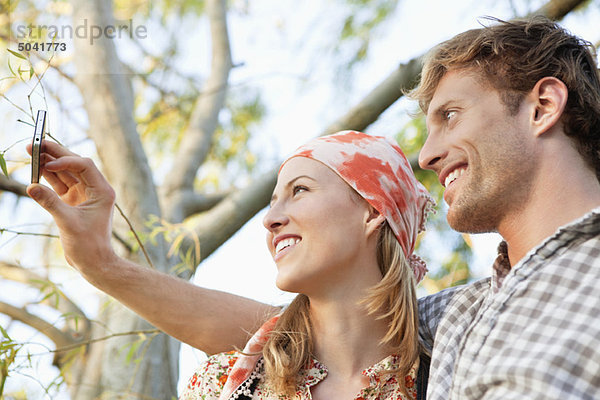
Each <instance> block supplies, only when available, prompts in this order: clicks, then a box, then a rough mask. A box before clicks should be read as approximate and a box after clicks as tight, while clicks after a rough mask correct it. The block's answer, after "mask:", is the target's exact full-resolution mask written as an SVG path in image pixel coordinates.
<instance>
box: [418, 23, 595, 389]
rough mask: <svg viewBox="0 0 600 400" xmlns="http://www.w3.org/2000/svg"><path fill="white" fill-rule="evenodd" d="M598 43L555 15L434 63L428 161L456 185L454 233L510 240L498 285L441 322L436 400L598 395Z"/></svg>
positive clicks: (473, 289)
mask: <svg viewBox="0 0 600 400" xmlns="http://www.w3.org/2000/svg"><path fill="white" fill-rule="evenodd" d="M587 47H588V46H587V44H586V43H584V42H583V41H581V40H580V39H578V38H575V37H573V36H571V35H569V34H568V33H567V32H565V31H564V30H562V29H561V28H560V27H558V26H557V25H555V24H554V23H552V22H549V21H547V20H544V19H534V20H529V21H520V22H508V23H505V22H501V23H499V24H497V25H494V26H492V27H489V28H484V29H478V30H473V31H468V32H465V33H463V34H460V35H458V36H456V37H455V38H453V39H451V40H449V41H447V42H445V43H442V44H441V45H439V46H438V47H436V48H435V49H434V50H433V51H432V52H431V53H430V55H429V56H428V58H427V60H426V62H425V67H424V69H423V74H422V80H421V85H420V86H419V87H418V88H417V89H416V90H415V91H414V92H413V96H414V97H415V98H417V99H418V100H419V101H420V104H421V107H422V108H423V110H424V111H425V112H426V114H427V127H428V131H429V133H428V138H427V141H426V143H425V145H424V146H423V149H422V150H421V153H420V158H419V163H420V165H421V167H423V168H427V169H432V170H434V171H435V172H436V173H437V174H438V176H439V179H440V182H441V183H442V185H444V186H445V188H446V189H445V192H444V199H445V201H446V202H447V203H448V205H449V211H448V222H449V224H450V226H452V228H454V229H456V230H458V231H461V232H473V233H477V232H491V231H495V232H499V233H500V234H501V235H502V237H503V238H504V242H503V243H502V244H501V245H500V248H499V257H498V259H497V260H496V262H495V263H494V267H493V274H492V278H491V281H488V280H486V281H481V282H477V283H475V284H472V285H469V286H466V287H464V288H461V289H458V290H457V291H456V292H455V293H454V295H453V296H452V299H451V300H450V303H449V305H448V306H447V307H446V308H445V314H444V316H443V317H442V319H441V320H440V321H439V324H438V325H437V334H436V335H435V346H434V350H433V354H432V366H431V375H430V380H429V399H447V398H452V399H500V398H502V399H505V398H517V397H518V398H526V399H534V398H545V399H548V398H552V399H559V398H560V399H564V398H577V399H580V398H587V399H592V398H595V397H597V394H598V393H599V392H600V362H599V360H600V295H598V294H597V292H596V288H598V287H599V286H598V285H600V208H599V206H600V184H599V182H598V179H599V177H600V82H599V76H598V70H597V66H596V62H595V60H594V58H593V57H592V55H591V54H590V52H589V51H588V49H587ZM436 301H437V300H436V298H435V297H432V298H430V299H424V301H423V304H422V311H424V312H426V310H428V309H431V308H432V303H435V302H436ZM433 308H435V307H433ZM422 317H423V316H422ZM434 319H435V318H430V319H429V320H427V318H425V323H426V324H427V323H431V321H434ZM433 331H435V326H433Z"/></svg>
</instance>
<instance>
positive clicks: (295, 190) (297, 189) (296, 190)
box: [293, 185, 308, 194]
mask: <svg viewBox="0 0 600 400" xmlns="http://www.w3.org/2000/svg"><path fill="white" fill-rule="evenodd" d="M305 191H308V188H307V187H306V186H301V185H296V186H294V188H293V193H294V194H298V193H300V192H305Z"/></svg>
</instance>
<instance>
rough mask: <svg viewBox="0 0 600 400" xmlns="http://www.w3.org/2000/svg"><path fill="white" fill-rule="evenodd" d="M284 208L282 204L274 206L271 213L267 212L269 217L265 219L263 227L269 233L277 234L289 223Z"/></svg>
mask: <svg viewBox="0 0 600 400" xmlns="http://www.w3.org/2000/svg"><path fill="white" fill-rule="evenodd" d="M282 208H283V207H282V205H281V204H278V203H275V204H273V205H272V206H271V208H270V209H269V211H267V215H265V217H264V218H263V225H264V226H265V228H267V229H268V230H269V231H271V232H275V231H277V230H278V229H279V228H281V227H283V226H285V225H287V223H288V222H289V218H288V217H287V215H286V213H285V212H284V210H283V209H282Z"/></svg>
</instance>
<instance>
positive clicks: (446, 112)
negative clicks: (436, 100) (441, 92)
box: [444, 110, 456, 121]
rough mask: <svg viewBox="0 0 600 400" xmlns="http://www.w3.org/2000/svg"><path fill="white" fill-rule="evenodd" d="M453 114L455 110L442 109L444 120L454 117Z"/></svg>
mask: <svg viewBox="0 0 600 400" xmlns="http://www.w3.org/2000/svg"><path fill="white" fill-rule="evenodd" d="M455 115H456V110H449V111H444V119H445V120H446V121H448V120H450V118H452V117H454V116H455Z"/></svg>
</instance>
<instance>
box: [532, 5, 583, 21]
mask: <svg viewBox="0 0 600 400" xmlns="http://www.w3.org/2000/svg"><path fill="white" fill-rule="evenodd" d="M585 1H586V0H550V1H549V2H548V3H546V4H544V5H543V6H541V7H540V8H539V9H537V10H536V11H534V12H532V13H530V14H528V16H533V15H544V16H546V17H548V18H550V19H552V20H559V19H562V18H564V16H565V15H567V14H568V13H569V12H571V11H573V10H574V9H575V8H577V7H578V6H580V5H582V4H583V3H585Z"/></svg>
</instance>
